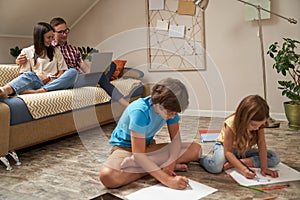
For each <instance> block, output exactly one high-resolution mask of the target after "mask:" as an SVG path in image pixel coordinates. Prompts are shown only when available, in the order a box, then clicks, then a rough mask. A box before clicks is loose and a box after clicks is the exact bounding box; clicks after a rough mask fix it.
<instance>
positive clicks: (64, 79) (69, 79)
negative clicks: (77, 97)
mask: <svg viewBox="0 0 300 200" xmlns="http://www.w3.org/2000/svg"><path fill="white" fill-rule="evenodd" d="M77 76H78V72H77V70H76V69H73V68H71V69H68V70H66V71H65V72H64V73H63V74H62V75H61V76H60V77H59V78H57V79H54V80H53V81H51V82H50V83H48V84H46V85H45V84H44V83H43V81H42V80H41V79H40V78H39V77H38V76H37V75H36V74H35V73H34V72H25V73H23V74H21V75H20V76H18V77H17V78H15V79H14V80H12V81H10V82H9V83H8V85H10V86H11V87H12V88H13V89H14V91H15V93H16V94H20V93H21V92H23V91H25V90H37V89H40V88H44V89H45V90H46V91H48V92H50V91H54V90H62V89H67V88H71V87H73V86H74V83H75V81H76V79H77Z"/></svg>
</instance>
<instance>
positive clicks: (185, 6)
mask: <svg viewBox="0 0 300 200" xmlns="http://www.w3.org/2000/svg"><path fill="white" fill-rule="evenodd" d="M195 10H196V5H195V3H194V2H193V1H186V0H179V2H178V9H177V13H178V14H180V15H195Z"/></svg>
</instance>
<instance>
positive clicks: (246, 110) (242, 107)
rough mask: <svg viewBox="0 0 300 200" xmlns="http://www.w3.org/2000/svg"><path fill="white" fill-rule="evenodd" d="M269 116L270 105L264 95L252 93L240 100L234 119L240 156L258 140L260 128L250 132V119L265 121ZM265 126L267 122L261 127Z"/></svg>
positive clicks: (234, 139)
mask: <svg viewBox="0 0 300 200" xmlns="http://www.w3.org/2000/svg"><path fill="white" fill-rule="evenodd" d="M267 118H269V106H268V104H267V102H266V101H265V100H264V99H263V98H262V97H260V96H258V95H250V96H247V97H245V98H244V99H243V100H242V101H241V102H240V104H239V106H238V107H237V109H236V112H235V117H234V121H233V129H234V130H233V132H234V138H233V141H235V145H236V150H237V153H238V154H239V155H240V156H245V154H246V151H247V150H249V149H251V148H252V147H253V145H255V144H257V142H258V132H259V131H258V130H256V131H251V133H250V134H249V133H248V132H249V131H248V125H249V123H250V121H251V120H253V121H263V120H265V119H267ZM265 126H266V124H265V125H263V126H262V127H260V128H259V129H261V128H264V127H265Z"/></svg>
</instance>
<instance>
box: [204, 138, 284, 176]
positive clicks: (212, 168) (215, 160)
mask: <svg viewBox="0 0 300 200" xmlns="http://www.w3.org/2000/svg"><path fill="white" fill-rule="evenodd" d="M233 154H234V155H235V156H236V157H237V158H238V159H241V158H242V157H239V156H238V154H237V152H236V151H235V150H233ZM246 158H252V160H253V167H255V168H259V167H260V160H259V153H258V149H257V148H253V149H250V150H249V151H247V152H246ZM225 162H227V160H226V158H225V155H224V146H223V144H222V143H220V142H216V144H215V145H214V150H213V155H206V156H204V157H203V158H201V159H200V164H201V165H202V166H203V167H204V168H205V169H206V170H207V171H208V172H210V173H213V174H216V173H221V172H222V170H223V166H224V164H225ZM267 162H268V167H269V168H271V167H275V166H276V165H277V164H278V163H279V162H280V158H279V156H278V155H277V154H276V153H275V152H273V151H271V150H268V151H267Z"/></svg>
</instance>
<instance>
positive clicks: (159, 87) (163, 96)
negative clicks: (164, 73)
mask: <svg viewBox="0 0 300 200" xmlns="http://www.w3.org/2000/svg"><path fill="white" fill-rule="evenodd" d="M151 101H152V104H160V105H162V106H163V107H164V108H165V109H167V110H169V111H171V112H183V111H184V110H185V109H186V108H187V107H188V105H189V95H188V92H187V89H186V87H185V85H184V84H183V83H182V82H181V81H179V80H177V79H173V78H166V79H163V80H161V81H159V82H158V83H156V84H155V85H154V86H153V88H152V94H151Z"/></svg>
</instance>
